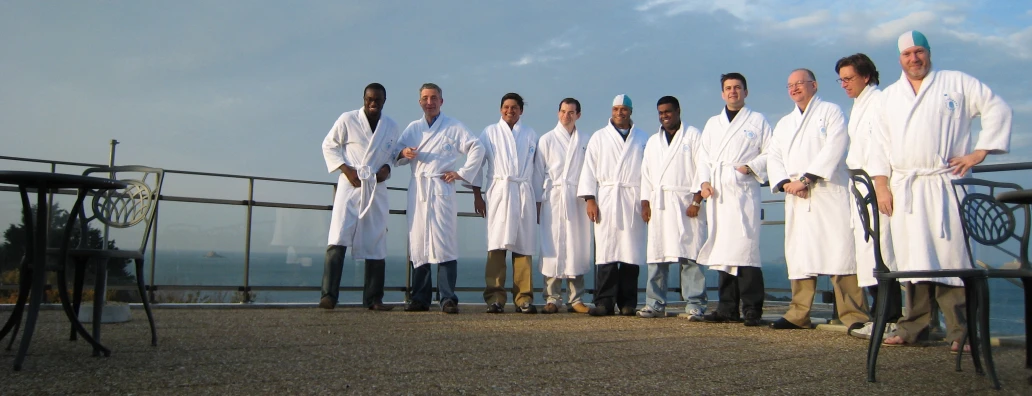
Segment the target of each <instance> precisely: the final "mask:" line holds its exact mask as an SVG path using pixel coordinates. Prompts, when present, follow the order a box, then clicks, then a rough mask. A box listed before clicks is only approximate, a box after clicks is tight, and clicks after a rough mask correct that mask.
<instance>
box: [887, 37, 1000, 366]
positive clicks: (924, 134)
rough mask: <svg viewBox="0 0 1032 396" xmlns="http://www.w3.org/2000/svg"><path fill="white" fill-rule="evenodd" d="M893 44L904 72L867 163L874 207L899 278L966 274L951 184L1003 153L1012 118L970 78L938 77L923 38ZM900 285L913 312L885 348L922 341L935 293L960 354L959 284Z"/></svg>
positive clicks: (961, 75)
mask: <svg viewBox="0 0 1032 396" xmlns="http://www.w3.org/2000/svg"><path fill="white" fill-rule="evenodd" d="M897 46H898V49H899V64H900V66H902V67H903V73H902V76H901V77H900V79H899V80H898V81H896V82H895V83H893V84H892V85H889V86H888V88H886V89H885V91H884V93H883V95H884V103H883V106H882V110H881V117H880V121H881V125H880V128H878V129H876V131H877V132H878V133H876V134H875V136H874V141H875V144H876V147H875V148H873V149H872V151H871V156H870V158H869V163H868V172H869V173H870V174H871V176H873V178H874V183H875V191H876V193H877V195H878V209H879V210H880V211H881V212H882V213H885V214H886V215H889V216H890V217H889V226H890V228H892V246H893V249H894V251H895V254H896V257H898V258H899V261H898V263H897V265H898V266H899V270H900V271H916V270H940V269H963V268H970V263H968V262H967V257H968V255H967V248H966V247H965V243H964V233H963V228H962V226H961V223H960V213H959V210H958V207H957V202H956V200H954V199H953V198H952V197H950V195H952V193H951V191H952V187H951V186H950V181H951V180H953V179H959V178H962V177H966V176H967V175H968V172H969V171H970V170H971V168H972V167H973V166H975V165H978V164H979V163H981V162H982V161H983V160H985V156H986V155H988V154H1005V153H1007V150H1008V149H1009V146H1010V134H1011V117H1012V116H1013V114H1012V111H1011V108H1010V107H1009V106H1007V103H1006V102H1004V101H1003V99H1001V98H1000V97H999V96H996V95H994V94H993V91H992V90H990V89H989V87H988V86H986V85H985V84H982V82H980V81H978V80H977V79H975V78H974V77H971V76H969V75H967V74H964V73H961V72H957V71H947V70H932V59H931V46H929V45H928V39H927V38H926V37H925V36H924V35H923V34H921V32H918V31H909V32H906V33H903V35H901V36H900V37H899V39H898V41H897ZM978 116H981V124H982V131H981V132H980V133H979V134H978V141H977V142H976V143H975V146H974V147H971V119H972V118H974V117H978ZM897 204H898V205H897ZM929 225H931V226H932V227H929ZM904 285H905V287H906V290H907V307H908V310H907V314H906V316H905V317H904V318H903V319H901V320H899V321H898V322H897V323H896V325H897V330H896V334H895V335H894V336H892V337H889V338H886V339H885V343H886V344H889V345H902V344H910V343H914V342H916V341H917V338H918V334H920V333H921V332H922V331H923V330H924V329H925V328H926V327H927V326H928V324H929V322H930V316H931V315H930V312H931V297H930V293H934V296H935V299H936V301H938V303H939V307H940V308H941V309H942V312H943V316H944V317H945V319H946V332H947V333H946V340H947V341H950V342H951V346H950V348H951V350H952V351H953V352H956V351H957V349H958V346H959V343H958V340H959V339H960V338H961V337H962V335H963V333H964V320H963V310H964V289H963V287H962V284H961V282H960V280H959V279H957V278H931V279H912V280H910V281H909V282H906V283H905V284H904Z"/></svg>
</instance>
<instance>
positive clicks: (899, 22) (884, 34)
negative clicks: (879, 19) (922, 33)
mask: <svg viewBox="0 0 1032 396" xmlns="http://www.w3.org/2000/svg"><path fill="white" fill-rule="evenodd" d="M937 20H939V17H938V16H937V15H936V14H935V13H934V12H931V11H918V12H914V13H910V14H908V15H906V16H904V17H902V18H897V19H893V20H891V21H888V22H884V23H880V24H878V25H875V26H872V27H871V28H870V29H869V30H868V31H867V39H868V40H870V41H871V42H872V43H884V42H887V41H895V40H896V39H897V38H898V37H899V35H900V34H903V32H905V31H908V30H914V29H923V28H924V27H926V26H929V25H931V24H932V23H934V22H936V21H937Z"/></svg>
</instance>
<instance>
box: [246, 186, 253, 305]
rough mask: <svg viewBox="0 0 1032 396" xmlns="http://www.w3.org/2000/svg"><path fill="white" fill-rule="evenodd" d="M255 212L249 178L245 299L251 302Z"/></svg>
mask: <svg viewBox="0 0 1032 396" xmlns="http://www.w3.org/2000/svg"><path fill="white" fill-rule="evenodd" d="M253 211H254V178H253V177H249V178H247V231H246V233H245V235H246V236H245V237H244V238H245V239H244V297H243V302H244V303H249V302H251V291H250V290H251V212H253Z"/></svg>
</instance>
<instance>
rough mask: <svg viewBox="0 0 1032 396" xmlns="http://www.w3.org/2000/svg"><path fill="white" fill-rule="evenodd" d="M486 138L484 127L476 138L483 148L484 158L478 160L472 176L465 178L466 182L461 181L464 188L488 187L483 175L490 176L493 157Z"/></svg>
mask: <svg viewBox="0 0 1032 396" xmlns="http://www.w3.org/2000/svg"><path fill="white" fill-rule="evenodd" d="M488 139H489V138H488V136H487V128H484V130H483V131H482V132H480V137H478V138H477V143H478V144H479V145H480V147H481V148H483V150H484V159H483V160H482V161H481V162H480V167H478V168H477V172H476V173H475V174H474V175H473V176H472V177H473V178H472V179H466V183H463V186H465V187H466V188H473V187H485V188H486V187H488V186H487V185H486V184H485V183H484V177H491V159H492V157H493V155H492V154H491V144H490V142H489V141H488ZM464 179H465V178H464Z"/></svg>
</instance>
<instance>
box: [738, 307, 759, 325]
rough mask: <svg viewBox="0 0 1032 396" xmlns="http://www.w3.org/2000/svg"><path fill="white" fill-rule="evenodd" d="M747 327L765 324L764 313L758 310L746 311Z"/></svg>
mask: <svg viewBox="0 0 1032 396" xmlns="http://www.w3.org/2000/svg"><path fill="white" fill-rule="evenodd" d="M742 324H744V325H745V326H746V327H756V326H760V325H762V324H763V315H761V314H760V313H759V312H756V311H745V322H743V323H742Z"/></svg>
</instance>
